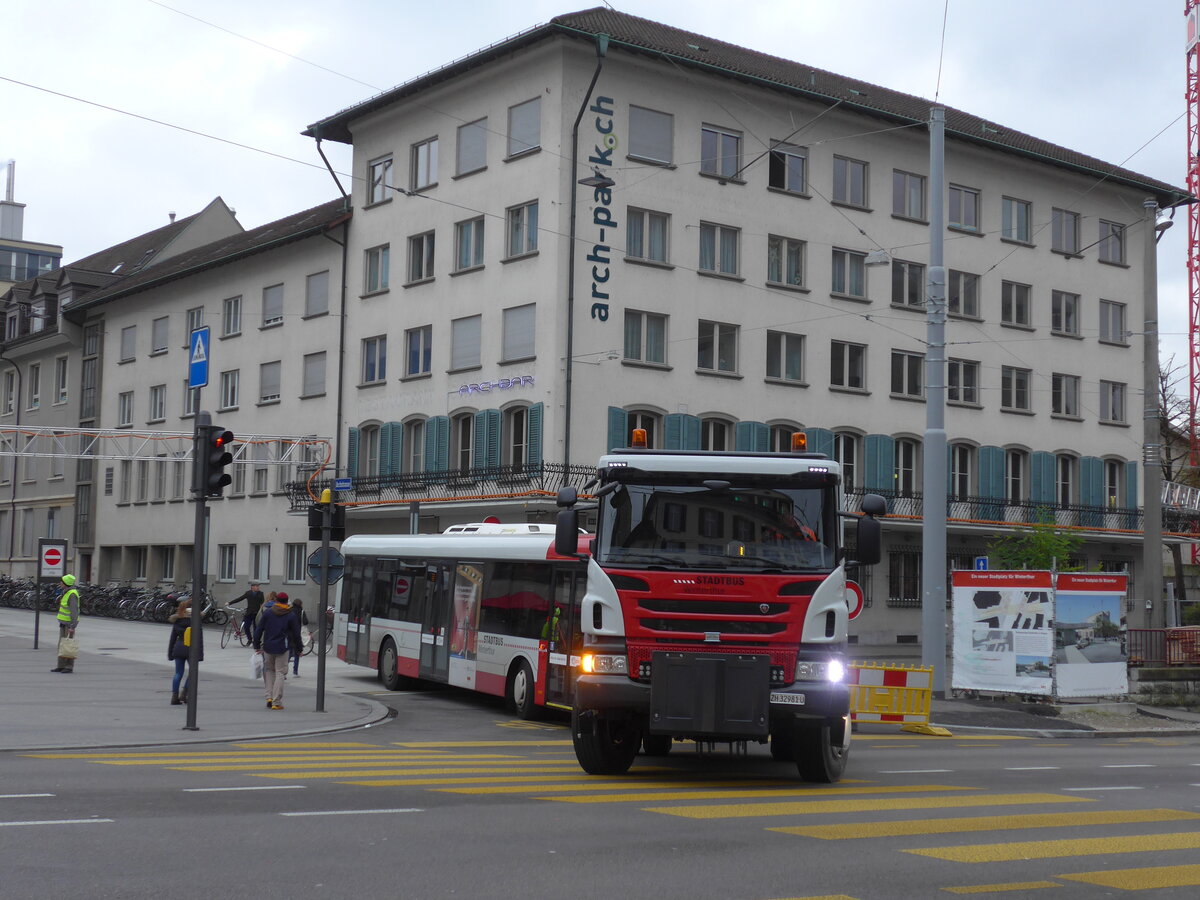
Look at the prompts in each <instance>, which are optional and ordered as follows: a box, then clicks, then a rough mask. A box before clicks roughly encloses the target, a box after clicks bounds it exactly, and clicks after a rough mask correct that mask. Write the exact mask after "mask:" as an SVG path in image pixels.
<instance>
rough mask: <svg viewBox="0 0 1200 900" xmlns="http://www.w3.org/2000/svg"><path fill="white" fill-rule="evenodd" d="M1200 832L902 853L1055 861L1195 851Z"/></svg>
mask: <svg viewBox="0 0 1200 900" xmlns="http://www.w3.org/2000/svg"><path fill="white" fill-rule="evenodd" d="M1197 847H1200V832H1196V831H1187V832H1181V833H1179V834H1146V835H1140V834H1127V835H1121V836H1119V837H1097V838H1063V839H1062V840H1057V841H1015V842H1013V843H1011V844H968V845H966V846H962V847H927V848H925V849H923V850H905V851H904V852H905V853H912V854H915V855H917V856H929V857H932V858H933V859H946V860H950V861H952V862H970V863H980V862H1012V861H1013V860H1018V859H1021V860H1024V859H1055V858H1056V857H1060V856H1101V855H1105V854H1109V853H1145V852H1148V851H1161V850H1195V849H1196V848H1197Z"/></svg>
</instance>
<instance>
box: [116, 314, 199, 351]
mask: <svg viewBox="0 0 1200 900" xmlns="http://www.w3.org/2000/svg"><path fill="white" fill-rule="evenodd" d="M203 327H204V307H203V306H194V307H192V308H191V309H189V310H188V311H187V334H188V342H187V343H186V344H184V346H185V347H187V348H188V349H189V350H190V349H191V346H192V332H193V331H196V330H197V329H199V328H203ZM97 352H99V351H97Z"/></svg>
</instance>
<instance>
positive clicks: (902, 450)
mask: <svg viewBox="0 0 1200 900" xmlns="http://www.w3.org/2000/svg"><path fill="white" fill-rule="evenodd" d="M917 447H918V444H917V442H916V441H914V440H912V439H910V438H901V439H900V440H898V441H896V451H895V455H894V459H895V467H894V472H893V490H894V491H895V492H896V496H898V497H911V496H912V495H913V494H914V493H915V492H916V491H917V472H918V468H917V456H918V453H917Z"/></svg>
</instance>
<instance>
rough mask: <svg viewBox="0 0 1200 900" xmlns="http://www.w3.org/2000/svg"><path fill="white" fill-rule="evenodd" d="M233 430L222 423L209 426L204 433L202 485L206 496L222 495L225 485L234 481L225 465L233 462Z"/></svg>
mask: <svg viewBox="0 0 1200 900" xmlns="http://www.w3.org/2000/svg"><path fill="white" fill-rule="evenodd" d="M232 446H233V432H232V431H227V430H226V429H224V428H222V427H221V426H220V425H209V426H207V428H206V430H205V434H204V447H203V453H204V460H203V464H204V468H203V469H202V470H201V471H203V473H204V481H203V484H202V485H201V487H202V489H203V491H204V496H206V497H220V496H221V494H222V493H224V491H225V485H227V484H230V483H231V482H232V481H233V476H232V475H230V474H229V473H228V472H226V471H225V467H226V466H228V465H229V464H230V463H231V462H233V453H231V452H230V448H231V447H232Z"/></svg>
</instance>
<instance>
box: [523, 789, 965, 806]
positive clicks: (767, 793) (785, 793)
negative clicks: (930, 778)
mask: <svg viewBox="0 0 1200 900" xmlns="http://www.w3.org/2000/svg"><path fill="white" fill-rule="evenodd" d="M973 790H977V788H970V787H956V786H954V785H945V784H914V785H879V786H870V787H821V788H814V787H808V786H803V785H801V786H797V787H792V788H785V789H780V790H776V789H772V788H765V789H762V790H758V789H755V788H744V787H743V788H742V789H740V790H733V791H706V792H689V793H688V794H687V795H686V796H687V799H689V800H737V801H739V803H745V802H746V800H748V799H752V798H757V797H813V798H818V797H829V796H846V795H849V794H872V795H874V794H917V793H927V792H935V791H973ZM680 796H683V795H680V794H675V793H666V794H650V795H647V794H606V795H604V796H602V797H595V796H590V795H588V796H580V797H551V798H546V799H552V800H557V801H559V802H561V803H624V802H630V801H632V802H643V801H646V800H675V799H677V798H679V797H680ZM813 802H819V801H817V800H815V799H814V800H813Z"/></svg>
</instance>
